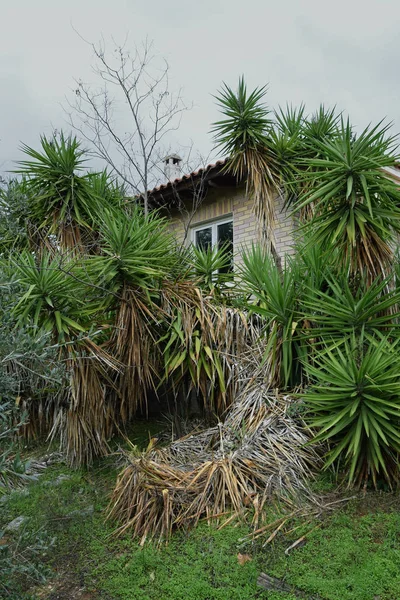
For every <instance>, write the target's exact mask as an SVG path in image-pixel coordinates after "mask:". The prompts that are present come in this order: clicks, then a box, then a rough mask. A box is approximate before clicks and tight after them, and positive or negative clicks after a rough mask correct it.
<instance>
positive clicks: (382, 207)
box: [295, 121, 400, 280]
mask: <svg viewBox="0 0 400 600" xmlns="http://www.w3.org/2000/svg"><path fill="white" fill-rule="evenodd" d="M388 129H389V127H388V126H382V125H381V124H379V125H377V126H376V127H373V128H367V129H365V130H364V131H363V132H362V133H361V134H360V135H358V136H357V135H356V134H355V133H354V132H353V130H352V127H351V126H350V124H349V122H347V123H345V122H344V121H342V124H341V127H340V129H339V131H338V133H337V135H335V136H334V137H333V139H328V138H326V137H325V138H323V139H321V140H318V139H317V138H314V140H313V142H312V143H313V146H314V147H315V150H316V151H317V152H318V157H315V156H314V157H310V158H308V157H306V158H304V159H302V160H301V161H300V162H301V164H302V165H303V167H304V169H305V172H304V175H303V178H302V180H303V183H304V186H303V193H302V194H301V197H300V198H299V200H298V202H297V203H296V204H295V208H296V209H297V210H302V209H304V208H307V207H312V211H311V218H309V220H308V223H309V226H310V228H311V229H312V234H311V236H310V237H309V243H311V244H317V245H319V246H321V247H324V248H331V249H337V250H338V252H339V258H340V262H341V265H342V266H343V267H345V266H346V265H348V266H349V272H350V273H352V274H353V275H354V274H356V273H362V272H364V271H366V272H367V273H368V274H369V278H370V280H372V279H374V278H375V277H377V276H386V275H387V274H388V273H389V271H390V268H391V263H392V260H393V250H392V247H393V243H394V239H395V233H396V232H399V231H400V208H399V204H400V189H399V187H398V185H397V184H396V183H395V182H394V181H393V179H392V178H391V177H390V176H389V175H388V174H387V173H386V172H385V171H384V169H385V168H386V167H393V166H394V164H395V163H396V160H397V157H396V154H395V153H394V152H395V139H394V138H393V137H390V136H388V135H387V133H388Z"/></svg>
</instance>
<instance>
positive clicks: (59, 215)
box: [15, 134, 98, 249]
mask: <svg viewBox="0 0 400 600" xmlns="http://www.w3.org/2000/svg"><path fill="white" fill-rule="evenodd" d="M40 141H41V146H42V149H41V150H42V151H41V152H39V151H37V150H34V149H33V148H30V147H29V146H27V145H23V146H22V150H23V151H24V153H25V154H26V155H27V157H28V158H29V159H25V160H21V161H19V163H18V164H19V169H17V170H16V171H15V172H16V173H19V174H22V175H24V191H25V193H26V194H27V196H28V198H29V213H30V219H31V220H32V222H33V223H35V225H36V226H37V227H38V228H39V229H45V230H46V231H47V232H48V233H49V234H54V235H56V236H57V239H58V241H59V243H60V244H61V246H62V247H63V248H69V249H72V248H74V247H75V246H78V245H79V244H80V242H81V231H80V229H79V228H83V229H90V224H91V221H92V218H93V215H94V214H95V212H96V210H97V208H98V200H97V198H96V195H95V193H94V190H93V187H92V185H91V179H92V177H93V175H91V174H89V173H84V172H83V168H84V167H83V165H84V162H85V158H84V151H83V150H82V149H81V148H80V143H79V141H78V140H77V139H76V138H72V137H68V138H65V137H64V135H63V134H61V136H60V137H59V139H57V138H56V137H54V138H51V139H47V138H46V137H45V136H42V137H41V139H40Z"/></svg>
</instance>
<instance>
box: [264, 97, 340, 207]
mask: <svg viewBox="0 0 400 600" xmlns="http://www.w3.org/2000/svg"><path fill="white" fill-rule="evenodd" d="M275 120H276V125H275V127H274V129H273V132H272V134H271V135H272V137H271V142H272V147H273V150H274V153H275V155H276V158H277V161H278V165H279V174H280V183H281V185H282V188H283V189H284V191H285V201H286V204H287V205H290V204H293V203H294V202H296V200H297V199H298V197H299V195H300V194H301V193H302V192H303V193H304V190H305V189H306V187H307V183H306V182H305V181H304V171H305V170H306V171H307V170H309V169H310V168H311V167H310V166H309V165H308V164H307V166H305V165H304V159H305V158H309V159H310V158H319V157H320V150H319V148H318V143H320V142H324V141H325V140H333V139H334V138H335V137H336V135H337V131H338V122H339V116H338V115H337V114H336V112H335V109H327V108H325V107H324V106H323V105H321V106H320V107H319V110H318V111H317V112H315V113H314V114H312V115H310V116H308V115H306V114H305V106H304V105H300V107H299V108H298V109H296V108H292V107H291V106H288V107H287V108H286V110H283V109H282V108H280V109H279V110H278V111H276V112H275ZM316 142H317V144H316ZM302 212H303V213H304V210H303V211H302ZM299 216H304V215H299Z"/></svg>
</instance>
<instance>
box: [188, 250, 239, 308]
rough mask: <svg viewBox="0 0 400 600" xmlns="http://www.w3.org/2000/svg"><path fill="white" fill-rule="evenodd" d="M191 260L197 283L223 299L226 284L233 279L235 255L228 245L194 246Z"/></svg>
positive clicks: (192, 271) (204, 289) (193, 275)
mask: <svg viewBox="0 0 400 600" xmlns="http://www.w3.org/2000/svg"><path fill="white" fill-rule="evenodd" d="M189 261H190V274H191V275H192V277H193V278H194V280H195V281H196V283H197V285H199V287H200V288H201V289H202V290H203V291H204V292H206V293H207V292H208V293H211V294H214V295H216V296H218V297H219V298H220V299H221V300H222V299H223V295H222V290H223V287H224V284H225V283H227V282H228V281H232V279H233V275H232V273H231V272H230V271H231V269H232V262H233V257H232V255H231V253H230V251H229V248H228V247H226V246H222V247H218V246H214V247H213V248H206V249H205V250H203V249H202V248H197V247H196V246H192V248H191V257H190V259H189Z"/></svg>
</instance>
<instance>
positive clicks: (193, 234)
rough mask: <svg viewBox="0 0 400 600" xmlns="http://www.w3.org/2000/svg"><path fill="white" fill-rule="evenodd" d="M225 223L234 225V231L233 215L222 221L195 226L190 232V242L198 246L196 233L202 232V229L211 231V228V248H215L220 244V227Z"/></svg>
mask: <svg viewBox="0 0 400 600" xmlns="http://www.w3.org/2000/svg"><path fill="white" fill-rule="evenodd" d="M225 223H232V230H233V215H225V216H224V217H222V218H220V219H219V218H216V219H212V220H210V221H203V222H202V223H197V224H196V225H193V227H191V230H190V241H191V242H192V244H193V245H194V246H196V232H197V231H201V230H202V229H209V228H210V227H211V246H212V247H213V248H214V246H215V245H216V244H217V243H218V225H224V224H225Z"/></svg>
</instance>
